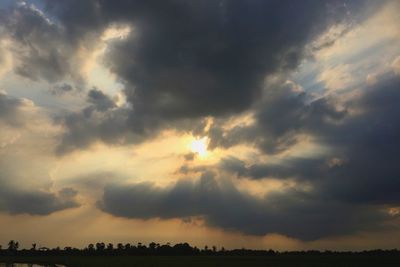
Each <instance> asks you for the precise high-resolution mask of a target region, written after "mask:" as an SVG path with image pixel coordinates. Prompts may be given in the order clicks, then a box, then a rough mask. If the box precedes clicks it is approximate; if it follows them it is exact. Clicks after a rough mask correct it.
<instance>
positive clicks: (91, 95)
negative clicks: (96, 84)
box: [88, 88, 117, 111]
mask: <svg viewBox="0 0 400 267" xmlns="http://www.w3.org/2000/svg"><path fill="white" fill-rule="evenodd" d="M88 102H89V103H91V104H92V105H93V107H94V108H95V109H96V110H99V111H106V110H108V109H111V108H115V107H117V105H116V104H115V102H114V101H113V100H112V99H111V98H110V97H109V96H107V95H106V94H104V93H103V92H102V91H100V90H98V89H96V88H93V89H92V90H90V91H89V92H88Z"/></svg>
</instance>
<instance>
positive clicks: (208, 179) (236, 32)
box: [0, 0, 400, 241]
mask: <svg viewBox="0 0 400 267" xmlns="http://www.w3.org/2000/svg"><path fill="white" fill-rule="evenodd" d="M399 8H400V7H399V3H397V2H396V1H380V2H379V3H378V2H376V1H344V0H335V1H308V0H303V1H272V0H271V1H269V0H266V1H258V0H256V1H245V0H235V1H225V0H220V1H215V0H206V1H181V0H168V1H139V0H138V1H111V0H110V1H107V0H88V1H77V0H76V1H75V0H66V1H49V0H37V1H32V2H31V1H26V2H24V1H16V2H15V3H12V2H7V3H3V4H2V3H0V63H1V66H0V90H2V91H1V93H0V126H1V132H0V156H1V158H0V168H1V171H0V185H1V188H2V189H1V190H0V210H1V212H3V213H8V214H12V215H15V214H30V215H41V216H45V217H46V216H49V217H51V216H54V215H53V213H57V214H58V213H63V214H64V216H68V215H69V214H72V213H71V211H72V210H81V209H84V208H87V209H91V210H92V211H93V210H96V211H97V212H102V213H107V214H109V215H111V216H114V217H121V218H124V219H123V220H127V221H128V222H129V221H130V220H131V219H132V220H150V219H160V220H174V219H182V220H184V221H190V220H187V218H193V220H194V221H197V220H198V221H199V222H200V223H201V224H202V225H203V226H204V227H205V228H207V229H215V228H217V229H221V230H222V231H223V232H224V233H225V234H226V235H230V234H233V233H239V234H243V235H251V236H257V237H260V236H265V235H269V234H278V235H284V236H288V237H290V238H295V239H299V240H302V241H310V240H325V239H328V238H337V237H339V236H347V237H353V236H355V235H357V234H360V233H367V234H369V233H379V232H384V231H386V232H390V233H397V232H398V225H397V223H396V220H397V221H398V213H399V212H398V211H399V206H400V198H399V196H398V194H397V193H398V192H399V190H400V180H399V174H400V169H399V167H398V164H397V159H396V155H397V151H396V149H397V147H399V145H400V144H398V140H397V139H398V136H399V135H400V124H399V121H400V120H399V114H400V109H399V105H398V103H399V101H400V91H399V88H400V76H399V74H400V71H399V70H400V68H399V66H400V63H399V62H400V49H399V47H400V45H399V44H400V31H399V28H398V25H400V20H399V18H398V15H397V13H396V12H395V11H396V10H399ZM6 92H7V93H6ZM103 174H107V175H103ZM97 176H98V177H97ZM82 177H91V178H90V184H91V186H85V184H87V182H88V181H85V179H84V178H82ZM96 177H97V178H96ZM105 177H107V178H105ZM96 181H97V182H96ZM96 183H97V184H96ZM71 216H72V215H71ZM191 227H194V226H191ZM103 230H106V229H103ZM99 238H101V237H99ZM181 239H185V236H182V237H181Z"/></svg>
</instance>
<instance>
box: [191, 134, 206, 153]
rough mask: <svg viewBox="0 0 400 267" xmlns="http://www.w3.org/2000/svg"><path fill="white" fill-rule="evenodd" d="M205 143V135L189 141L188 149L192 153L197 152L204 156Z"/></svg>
mask: <svg viewBox="0 0 400 267" xmlns="http://www.w3.org/2000/svg"><path fill="white" fill-rule="evenodd" d="M207 144H208V138H207V137H203V138H199V139H195V140H193V141H192V142H191V143H190V149H191V150H192V152H193V153H197V154H198V155H199V156H200V157H205V156H207Z"/></svg>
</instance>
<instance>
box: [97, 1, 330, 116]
mask: <svg viewBox="0 0 400 267" xmlns="http://www.w3.org/2000/svg"><path fill="white" fill-rule="evenodd" d="M109 3H110V2H107V1H106V2H104V3H102V4H103V5H104V7H108V4H109ZM131 3H132V9H133V8H137V4H136V2H131ZM155 3H157V4H155ZM127 5H128V4H122V5H120V6H119V5H115V4H114V2H113V4H112V7H110V9H111V10H113V9H114V10H113V11H114V12H118V13H120V14H124V11H123V10H129V7H127ZM128 6H129V5H128ZM122 8H124V9H122ZM115 9H118V10H115ZM136 10H138V11H136V13H135V15H134V17H135V19H134V23H133V27H134V31H133V33H132V34H131V35H130V36H129V37H128V38H127V40H125V41H123V42H116V43H115V44H114V45H112V46H111V48H110V51H109V54H108V55H107V63H108V65H109V66H110V67H111V69H112V70H113V71H114V72H116V73H117V74H119V76H120V77H121V78H123V80H124V81H125V82H126V91H125V92H126V95H127V98H128V101H130V102H131V103H132V104H133V106H134V108H135V110H136V111H137V112H139V113H146V114H155V115H157V116H160V117H163V118H165V119H170V118H182V117H184V118H187V117H199V116H207V115H213V116H215V115H223V114H229V113H236V112H240V111H243V110H244V109H247V108H248V107H249V106H250V105H251V103H253V101H254V99H256V98H257V97H259V96H260V93H261V87H262V84H263V81H264V77H265V76H266V75H268V74H271V73H274V72H276V71H285V70H288V69H293V68H295V67H296V66H297V65H298V63H299V62H300V61H301V59H302V57H303V52H304V46H305V44H306V43H307V42H308V41H309V40H310V39H311V38H313V37H314V36H315V35H316V34H317V33H319V32H321V31H322V30H323V29H325V28H326V26H327V24H328V22H331V21H329V20H334V19H337V16H338V14H335V16H332V14H328V13H329V11H331V10H328V5H327V4H326V2H324V1H317V2H316V1H301V2H299V1H250V2H249V1H201V2H198V1H164V2H162V3H161V2H152V1H150V2H149V3H148V4H142V5H140V7H139V8H137V9H136ZM121 16H123V15H121Z"/></svg>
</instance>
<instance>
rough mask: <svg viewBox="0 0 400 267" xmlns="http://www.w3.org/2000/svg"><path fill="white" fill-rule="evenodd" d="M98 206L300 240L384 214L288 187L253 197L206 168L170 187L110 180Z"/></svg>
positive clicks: (371, 224) (340, 231)
mask: <svg viewBox="0 0 400 267" xmlns="http://www.w3.org/2000/svg"><path fill="white" fill-rule="evenodd" d="M98 206H99V208H101V209H102V210H103V211H105V212H108V213H111V214H113V215H115V216H121V217H127V218H139V219H150V218H163V219H167V218H187V217H191V216H202V217H203V218H204V220H205V222H206V223H207V224H208V225H211V226H215V227H219V228H222V229H225V230H231V231H239V232H242V233H246V234H251V235H265V234H268V233H280V234H283V235H288V236H290V237H294V238H299V239H302V240H314V239H318V238H322V237H327V236H332V235H344V234H352V233H355V232H357V231H361V230H365V229H368V228H374V229H376V228H379V227H381V226H382V225H381V224H382V223H383V222H384V221H385V220H387V219H388V216H387V215H385V214H384V213H382V212H380V211H379V210H378V209H377V208H372V207H366V206H355V205H349V204H346V203H341V202H335V201H323V202H321V201H319V200H318V199H315V198H314V197H313V196H312V195H309V194H308V193H307V192H303V191H297V190H287V191H285V192H283V193H274V194H270V195H267V196H265V197H264V198H257V197H254V196H252V195H249V194H247V193H244V192H241V191H238V190H237V188H236V187H235V186H234V185H233V184H232V183H231V182H229V181H226V180H219V181H218V180H216V179H215V178H214V175H213V174H212V173H210V172H206V173H203V174H202V176H201V178H200V179H199V180H198V181H196V182H192V181H179V182H177V183H176V184H175V185H173V186H171V187H168V188H159V187H156V186H155V185H153V184H150V183H142V184H134V185H109V186H107V187H106V188H105V191H104V196H103V198H102V200H101V201H100V202H99V203H98Z"/></svg>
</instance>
